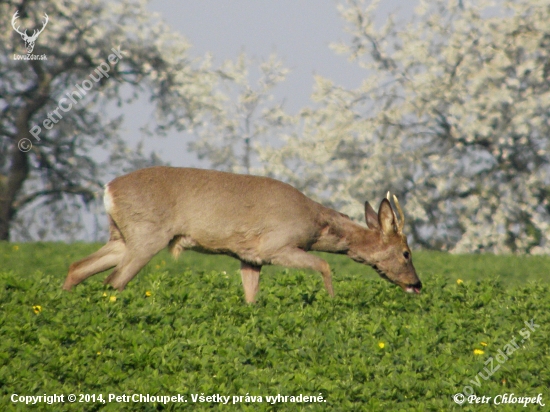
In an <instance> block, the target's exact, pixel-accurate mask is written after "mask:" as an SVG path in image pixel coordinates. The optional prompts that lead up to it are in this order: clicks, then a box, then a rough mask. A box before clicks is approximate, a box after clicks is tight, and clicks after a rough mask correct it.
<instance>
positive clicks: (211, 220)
mask: <svg viewBox="0 0 550 412" xmlns="http://www.w3.org/2000/svg"><path fill="white" fill-rule="evenodd" d="M105 205H106V209H107V213H108V214H109V225H110V239H109V241H108V242H107V244H106V245H105V246H103V247H102V248H101V249H100V250H98V251H97V252H95V253H94V254H92V255H90V256H88V257H87V258H84V259H82V260H80V261H78V262H76V263H73V264H72V265H71V267H70V268H69V273H68V275H67V278H66V280H65V284H64V285H63V288H64V289H66V290H70V289H71V288H72V287H73V286H74V285H77V284H79V283H80V282H82V281H83V280H85V279H86V278H88V277H90V276H92V275H94V274H96V273H99V272H101V271H104V270H107V269H109V268H112V267H114V270H113V272H112V273H111V274H110V275H109V276H108V277H107V278H106V280H105V283H109V284H111V285H112V286H113V287H115V288H117V289H119V290H123V289H124V288H125V286H126V284H127V283H128V282H129V281H130V280H131V279H132V278H133V277H134V276H135V275H136V274H137V273H138V272H139V270H140V269H141V268H142V267H143V266H144V265H145V264H147V262H149V260H150V259H151V258H152V257H153V256H154V255H155V254H157V253H158V252H159V251H160V250H161V249H163V248H164V247H166V246H168V247H169V249H170V251H171V253H172V254H173V255H174V256H175V257H177V256H178V255H179V254H180V253H181V252H182V251H183V250H185V249H192V250H197V251H200V252H204V253H215V254H226V255H229V256H233V257H235V258H237V259H239V260H240V261H241V274H242V278H243V287H244V289H245V296H246V301H247V302H253V301H254V300H255V296H256V293H257V291H258V288H259V274H260V269H261V267H262V265H269V264H275V265H283V266H288V267H298V268H311V269H314V270H317V271H319V272H321V274H322V275H323V280H324V283H325V287H326V289H327V291H328V292H329V294H330V295H333V294H334V292H333V288H332V280H331V273H330V267H329V265H328V263H326V262H325V261H324V260H323V259H321V258H320V257H317V256H314V255H311V254H309V253H306V252H307V251H309V250H318V251H325V252H332V253H340V254H347V255H348V256H349V257H350V258H352V259H354V260H356V261H358V262H360V263H364V264H367V265H370V266H372V267H373V268H375V270H377V271H378V273H380V275H381V276H383V277H385V278H386V279H388V280H390V281H391V282H393V283H396V284H398V285H399V286H401V287H402V288H403V289H407V290H408V291H410V290H411V288H413V287H414V288H413V289H414V290H415V291H417V292H418V291H419V290H420V288H421V284H420V281H419V279H418V277H417V275H416V272H415V270H414V266H413V265H412V261H411V259H410V258H409V259H406V258H404V256H403V254H404V252H407V253H408V254H409V255H410V249H409V247H408V246H407V240H406V237H405V236H404V235H403V234H402V233H401V232H400V229H398V225H397V221H396V217H395V214H394V213H393V210H392V208H391V205H390V203H389V201H388V200H386V199H384V200H383V201H382V203H381V204H380V208H379V211H378V214H377V213H376V212H374V210H373V209H372V207H371V206H370V205H369V204H368V202H367V203H366V204H365V217H366V221H367V225H368V228H365V227H363V226H361V225H359V224H357V223H355V222H353V221H351V220H350V219H349V218H348V217H347V216H346V215H343V214H341V213H339V212H336V211H334V210H332V209H329V208H326V207H324V206H322V205H321V204H319V203H317V202H314V201H313V200H311V199H309V198H307V197H306V196H304V195H303V194H302V193H301V192H299V191H298V190H296V189H295V188H293V187H292V186H290V185H287V184H285V183H282V182H279V181H277V180H274V179H270V178H266V177H258V176H250V175H237V174H232V173H224V172H217V171H212V170H201V169H192V168H174V167H151V168H147V169H142V170H138V171H136V172H133V173H130V174H127V175H124V176H121V177H118V178H116V179H114V180H113V181H111V182H110V183H109V184H108V185H107V186H106V189H105Z"/></svg>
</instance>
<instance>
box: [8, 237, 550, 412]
mask: <svg viewBox="0 0 550 412" xmlns="http://www.w3.org/2000/svg"><path fill="white" fill-rule="evenodd" d="M98 246H99V245H90V244H74V245H65V244H52V243H46V244H40V243H35V244H12V243H0V337H1V338H0V410H2V411H4V410H27V409H31V408H32V410H47V411H50V410H52V411H53V410H55V411H58V410H90V411H91V410H107V411H111V410H112V411H115V410H128V411H135V410H143V411H153V410H182V409H183V410H193V411H194V410H210V409H213V410H250V411H252V410H254V411H256V410H266V411H271V410H281V411H282V410H285V411H286V410H289V411H295V410H341V411H355V410H357V411H361V410H373V411H377V410H392V411H393V410H404V411H431V410H433V411H440V410H445V411H446V410H465V411H467V410H476V411H477V410H492V409H493V408H495V405H494V404H493V402H494V399H495V397H497V396H498V395H504V394H506V393H508V394H510V393H514V396H515V397H520V396H529V397H536V396H537V395H538V394H539V393H540V394H542V395H541V396H542V399H543V403H546V405H547V406H546V407H548V405H550V391H549V389H548V388H549V386H550V367H549V366H548V365H549V364H550V362H549V361H550V342H549V339H548V336H549V334H548V323H549V322H548V321H549V320H550V315H549V314H548V308H549V307H550V293H549V291H550V290H549V289H550V288H549V284H548V274H549V273H550V258H549V257H514V256H490V255H476V256H471V255H466V256H454V255H448V254H443V253H436V252H423V253H415V255H414V261H415V266H416V268H417V271H418V273H419V276H420V277H421V279H422V281H423V283H424V284H425V288H424V291H423V293H422V294H421V295H420V296H410V295H407V294H404V293H403V292H402V291H401V290H400V289H398V288H397V287H395V286H393V285H390V284H389V283H387V282H385V281H383V280H380V279H379V278H378V276H377V275H376V274H375V273H374V271H372V270H371V269H369V268H365V267H363V266H361V265H358V264H355V263H353V262H351V261H349V260H347V259H345V258H343V257H339V256H328V255H327V256H326V257H327V259H328V260H329V263H331V266H332V268H333V272H334V275H333V283H334V287H335V291H336V294H337V296H336V297H335V298H334V299H330V298H329V297H328V296H327V294H326V292H325V291H324V289H323V286H322V281H321V277H320V275H318V274H315V273H311V272H308V271H299V270H287V269H284V268H280V267H270V268H266V270H265V271H263V272H262V273H263V276H262V280H261V291H260V294H259V301H258V303H257V304H256V305H246V304H244V303H243V293H242V289H241V286H240V277H239V274H238V262H236V261H235V260H233V259H230V258H225V257H220V256H204V255H199V254H195V253H191V252H185V253H184V254H183V255H182V257H181V258H180V260H179V262H174V261H173V260H172V259H171V257H170V256H168V255H167V254H166V253H161V254H160V255H159V256H157V257H156V258H155V259H154V260H153V261H152V262H151V263H150V264H149V265H147V267H146V268H144V269H143V270H142V272H141V273H140V274H139V275H138V276H137V277H136V278H135V279H134V280H133V281H132V282H131V283H130V284H129V285H128V287H127V289H126V290H125V291H124V292H122V293H118V292H116V291H114V290H112V289H110V288H108V287H105V286H103V285H102V279H103V278H104V277H105V274H103V275H97V276H94V277H92V278H90V279H88V280H87V281H85V282H84V283H83V284H82V285H79V286H77V287H76V288H75V290H74V291H73V292H71V293H67V292H63V291H61V285H62V283H63V280H64V277H65V275H66V271H67V268H68V266H69V264H70V263H71V262H72V261H75V260H77V259H80V258H82V257H84V256H86V255H87V254H89V253H91V252H93V251H94V250H96V249H97V248H98ZM458 279H460V281H459V282H457V280H458ZM531 319H534V321H533V322H531V323H530V320H531ZM525 322H527V324H526V323H525ZM499 350H500V352H499ZM461 392H463V393H466V395H468V394H470V393H471V392H475V393H476V395H478V396H480V397H482V396H485V397H486V399H487V398H488V397H491V399H490V400H489V403H487V404H472V405H471V404H469V403H468V401H466V402H465V403H464V404H463V405H462V406H458V405H457V404H456V403H455V402H453V400H452V396H453V395H454V394H457V393H461ZM14 394H16V396H15V398H14ZM53 394H57V395H61V394H63V395H64V401H65V403H62V404H59V403H58V404H52V405H49V404H47V403H44V402H38V403H36V404H35V405H34V406H33V407H31V406H29V405H25V404H23V403H21V402H12V400H13V399H15V400H20V401H21V400H25V398H21V397H20V396H21V395H24V396H40V395H42V396H43V395H53ZM69 394H75V395H76V396H77V399H76V402H75V403H69V402H67V400H68V399H67V397H68V395H69ZM100 394H101V399H99V395H100ZM140 394H141V395H143V396H147V395H149V396H175V397H176V398H174V401H175V402H172V401H170V402H169V403H166V404H163V403H159V402H134V401H133V399H132V395H136V397H137V398H134V399H136V400H139V395H140ZM201 394H202V396H204V398H200V396H201ZM278 394H280V395H281V396H287V398H284V397H279V398H269V399H268V398H267V397H268V396H270V397H271V396H273V397H276V396H277V395H278ZM86 395H87V396H86ZM178 395H180V398H179V399H178V398H177V396H178ZM300 395H302V398H300V397H299V396H300ZM207 396H211V398H207ZM220 396H228V397H229V398H221V397H220ZM291 396H292V397H296V398H290V397H291ZM304 396H311V397H315V400H316V401H319V400H321V402H310V400H311V399H308V401H307V402H304V398H303V397H304ZM117 397H118V398H117ZM253 397H254V398H253ZM259 397H261V398H259ZM29 399H30V401H31V402H33V401H35V400H37V399H38V398H34V399H32V398H29ZM48 399H49V400H52V399H51V398H46V400H48ZM201 399H202V400H203V402H201ZM225 399H228V401H227V402H228V403H227V404H226V405H223V403H220V401H221V402H224V400H225ZM497 399H499V401H501V399H500V398H497ZM43 400H44V399H42V400H41V401H43ZM260 400H261V402H260ZM80 401H82V402H80ZM292 401H294V402H292ZM519 408H521V409H525V408H522V407H521V406H518V405H517V404H501V405H499V406H498V410H503V411H508V410H518V409H519ZM531 408H535V407H534V406H532V407H531ZM536 408H537V409H538V410H543V409H544V408H543V407H541V406H538V407H536Z"/></svg>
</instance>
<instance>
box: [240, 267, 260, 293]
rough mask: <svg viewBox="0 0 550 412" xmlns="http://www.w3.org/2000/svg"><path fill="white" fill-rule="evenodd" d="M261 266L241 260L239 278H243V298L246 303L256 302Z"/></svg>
mask: <svg viewBox="0 0 550 412" xmlns="http://www.w3.org/2000/svg"><path fill="white" fill-rule="evenodd" d="M261 269H262V267H261V266H255V265H251V264H250V263H246V262H243V261H242V260H241V279H242V280H243V289H244V298H245V299H246V302H247V303H254V302H256V294H257V293H258V291H259V290H260V270H261Z"/></svg>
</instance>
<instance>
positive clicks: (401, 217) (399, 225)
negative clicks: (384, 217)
mask: <svg viewBox="0 0 550 412" xmlns="http://www.w3.org/2000/svg"><path fill="white" fill-rule="evenodd" d="M386 199H388V202H389V201H390V192H389V191H388V193H387V194H386ZM393 202H394V203H395V207H396V209H397V212H398V213H399V220H400V221H399V223H398V222H397V216H396V215H395V211H394V210H393V208H392V210H391V211H392V212H393V218H394V220H395V224H396V227H397V231H398V232H399V233H401V232H402V231H403V228H404V227H405V215H404V214H403V210H402V209H401V205H400V204H399V200H397V196H395V195H393Z"/></svg>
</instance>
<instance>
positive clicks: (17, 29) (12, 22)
mask: <svg viewBox="0 0 550 412" xmlns="http://www.w3.org/2000/svg"><path fill="white" fill-rule="evenodd" d="M18 13H19V11H16V12H15V14H14V15H13V17H12V19H11V25H12V26H13V29H14V30H15V31H16V32H17V33H19V34H20V35H21V36H25V37H29V36H28V35H27V30H25V33H21V32H20V31H19V27H21V26H17V27H15V21H16V20H17V19H18V18H19V16H18V15H17V14H18Z"/></svg>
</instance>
